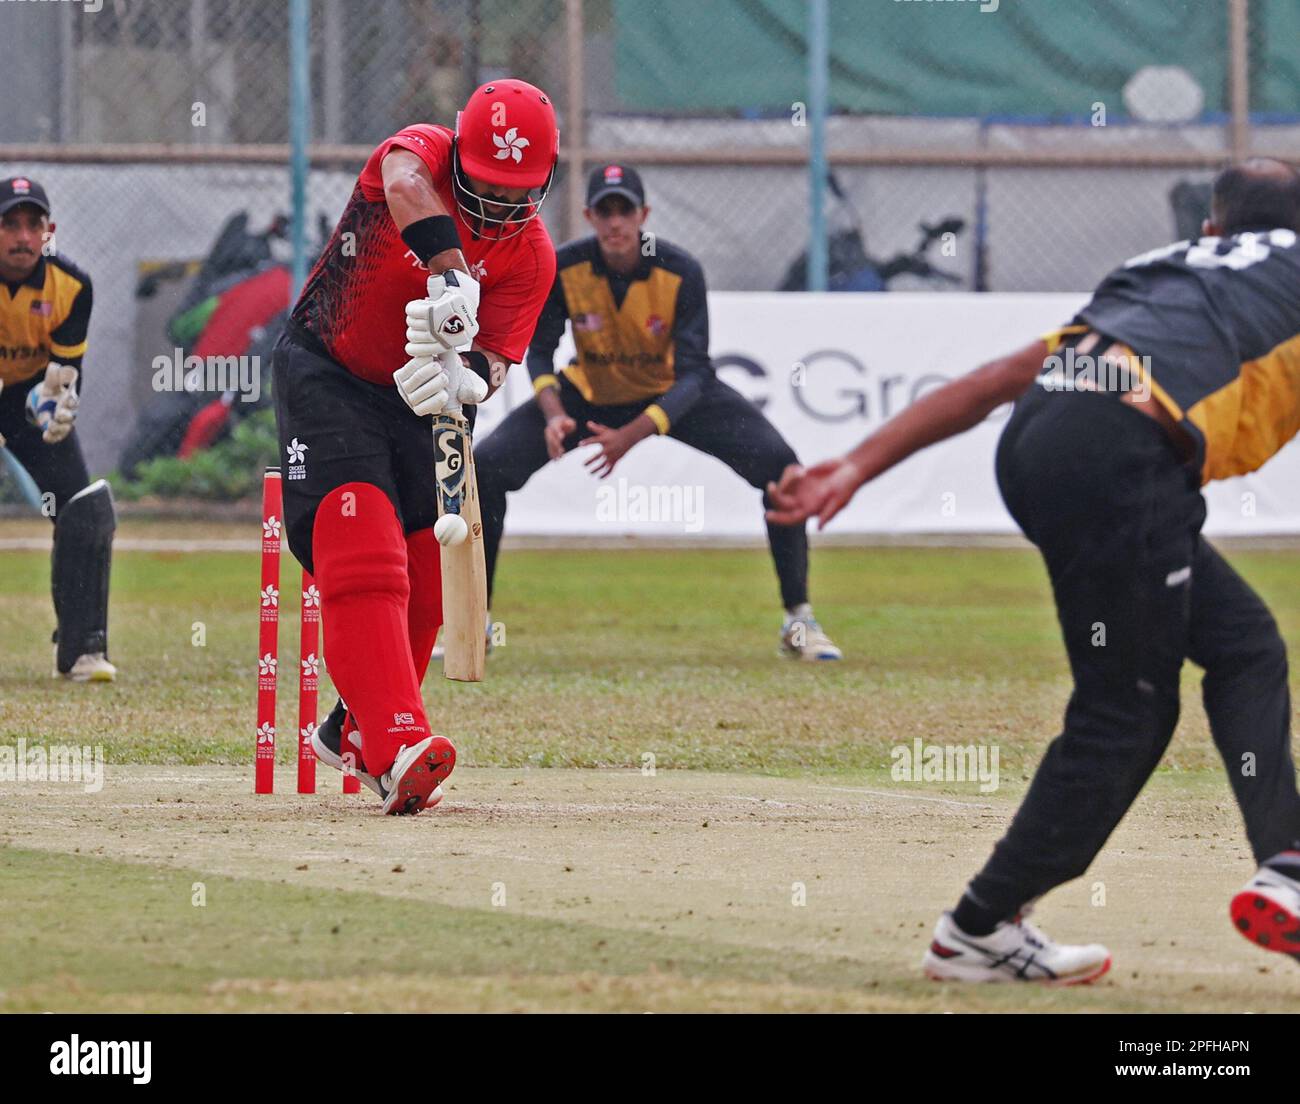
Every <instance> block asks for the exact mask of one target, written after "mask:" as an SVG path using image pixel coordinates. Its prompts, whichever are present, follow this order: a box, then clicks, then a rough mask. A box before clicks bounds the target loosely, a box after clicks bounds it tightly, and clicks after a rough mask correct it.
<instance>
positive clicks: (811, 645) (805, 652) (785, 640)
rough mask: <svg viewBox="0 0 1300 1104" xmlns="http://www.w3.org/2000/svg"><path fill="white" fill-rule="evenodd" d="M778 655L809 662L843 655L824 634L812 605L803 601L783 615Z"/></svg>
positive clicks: (840, 657)
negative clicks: (783, 620)
mask: <svg viewBox="0 0 1300 1104" xmlns="http://www.w3.org/2000/svg"><path fill="white" fill-rule="evenodd" d="M779 654H780V655H782V656H784V657H786V658H787V659H800V660H807V661H809V662H813V663H816V662H819V661H821V660H836V659H843V658H844V656H843V654H842V653H841V652H840V650H839V648H837V647H836V646H835V645H834V644H833V643H832V642H831V638H830V637H829V636H827V635H826V633H825V632H824V631H823V629H822V627H821V625H820V624H818V622H817V618H815V617H814V616H813V611H812V606H810V605H809V604H808V603H807V602H805V603H804V604H803V605H801V606H796V607H795V608H794V609H793V610H791V611H790V612H789V613H787V614H786V615H785V622H784V624H782V626H781V650H780V653H779Z"/></svg>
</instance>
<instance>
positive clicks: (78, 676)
mask: <svg viewBox="0 0 1300 1104" xmlns="http://www.w3.org/2000/svg"><path fill="white" fill-rule="evenodd" d="M54 677H55V678H61V679H67V680H68V681H69V682H113V681H115V680H116V679H117V668H116V667H114V666H113V664H111V663H110V662H109V661H108V656H106V655H105V654H104V653H103V652H87V653H86V654H85V655H81V656H78V657H77V662H76V663H74V664H73V665H72V669H71V670H70V671H67V672H63V671H60V670H59V667H58V658H57V651H56V653H55V665H54Z"/></svg>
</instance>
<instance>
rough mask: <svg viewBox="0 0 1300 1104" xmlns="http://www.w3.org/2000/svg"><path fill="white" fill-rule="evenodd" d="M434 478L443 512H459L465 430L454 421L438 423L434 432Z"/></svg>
mask: <svg viewBox="0 0 1300 1104" xmlns="http://www.w3.org/2000/svg"><path fill="white" fill-rule="evenodd" d="M433 446H434V468H433V474H434V479H435V481H436V482H437V485H438V498H439V499H440V500H441V505H442V512H443V513H459V512H460V506H461V503H462V501H463V499H464V494H465V454H464V448H465V430H464V428H463V427H462V426H460V425H458V424H457V423H455V422H451V423H442V424H439V426H438V428H437V431H436V433H435V434H434V441H433Z"/></svg>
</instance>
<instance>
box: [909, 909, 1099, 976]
mask: <svg viewBox="0 0 1300 1104" xmlns="http://www.w3.org/2000/svg"><path fill="white" fill-rule="evenodd" d="M921 967H922V969H924V970H925V973H926V975H927V976H928V977H930V978H932V979H933V980H935V981H1037V982H1041V983H1043V984H1047V985H1082V984H1084V983H1085V982H1089V981H1095V980H1096V979H1097V978H1099V977H1101V975H1102V974H1104V973H1105V972H1106V971H1107V970H1109V969H1110V952H1109V951H1108V950H1106V948H1105V947H1102V946H1100V945H1098V944H1096V943H1089V944H1087V945H1086V946H1073V945H1071V944H1068V943H1053V942H1052V940H1051V939H1049V938H1048V937H1047V936H1046V935H1044V934H1043V932H1042V931H1040V930H1039V929H1038V928H1036V927H1035V926H1034V925H1033V924H1031V923H1029V921H1028V920H1026V919H1025V918H1024V916H1023V915H1021V916H1018V917H1016V919H1014V920H1006V921H1003V922H1002V923H1001V924H999V925H998V926H997V927H996V928H994V929H993V931H992V932H991V933H989V934H988V935H978V936H977V935H967V934H966V933H965V932H964V931H962V930H961V928H959V927H957V925H956V924H955V923H953V919H952V914H951V913H948V912H945V913H944V914H943V915H942V916H941V917H939V923H938V924H937V925H935V929H934V940H933V942H931V944H930V949H929V950H927V951H926V952H925V958H924V959H923V960H922V962H921Z"/></svg>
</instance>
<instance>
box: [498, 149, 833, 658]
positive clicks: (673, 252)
mask: <svg viewBox="0 0 1300 1104" xmlns="http://www.w3.org/2000/svg"><path fill="white" fill-rule="evenodd" d="M649 214H650V208H649V207H648V206H646V202H645V189H644V187H643V186H642V183H641V177H640V174H638V173H637V171H636V170H635V169H634V168H632V167H631V166H630V165H606V166H602V167H601V168H598V169H596V170H595V171H594V172H593V173H592V174H591V178H590V180H589V181H588V184H587V207H586V216H587V221H588V222H590V223H591V226H592V229H593V230H595V234H594V235H593V236H591V237H587V238H581V239H579V240H577V241H572V242H569V243H567V244H566V245H564V246H563V247H561V249H560V251H559V254H558V273H557V276H556V279H555V285H554V287H552V288H551V289H550V296H549V298H548V299H547V300H546V306H545V308H544V309H543V310H542V316H541V319H540V321H539V322H538V324H537V333H536V334H535V336H534V337H533V341H532V344H531V346H530V347H529V350H528V371H529V373H530V375H531V376H532V379H533V388H534V391H535V392H536V398H535V401H534V402H530V403H525V404H524V405H523V406H520V407H518V408H516V409H515V410H513V411H511V413H510V414H509V416H508V417H507V418H506V419H505V421H503V422H502V423H501V425H499V426H497V428H496V429H494V430H493V431H492V432H491V433H490V434H488V436H487V437H485V438H484V439H483V440H482V441H481V442H479V443H478V444H477V445H476V446H475V449H474V458H475V462H476V463H477V465H478V478H479V503H480V508H481V509H482V512H483V548H484V555H485V558H486V560H487V572H488V592H489V595H490V594H491V588H492V579H493V576H494V574H495V572H496V561H497V553H498V549H499V547H500V543H501V533H502V530H503V528H504V526H505V516H506V495H507V494H508V493H510V492H512V491H518V490H520V489H521V488H522V487H523V486H524V485H525V484H526V483H527V482H528V480H529V479H531V478H532V476H533V474H534V473H535V472H536V471H538V469H540V468H541V467H543V466H544V465H545V464H546V462H547V461H548V460H556V459H559V458H560V457H561V456H563V455H564V454H565V453H566V452H568V451H569V450H570V449H573V448H576V447H577V446H578V445H584V444H586V445H596V446H598V447H597V450H596V451H595V452H594V453H593V454H592V455H591V457H590V458H589V459H588V460H587V461H586V464H587V468H588V470H589V471H591V472H592V473H593V474H594V475H597V476H600V477H601V478H604V477H605V476H607V475H609V474H610V472H612V471H613V470H614V467H615V465H616V464H617V463H618V462H619V460H621V459H622V458H623V456H624V455H626V453H627V452H628V450H629V449H631V448H633V447H634V446H635V445H636V444H637V443H638V442H640V441H643V440H645V439H646V438H647V437H651V436H655V435H665V436H669V437H673V438H675V439H676V440H678V441H681V442H682V443H683V444H687V445H690V446H691V447H692V448H695V449H698V450H699V451H700V452H703V453H706V454H707V455H709V456H713V457H716V458H717V459H719V460H721V461H722V462H723V463H724V464H726V465H727V466H728V467H729V468H731V470H732V471H734V472H735V473H736V474H737V475H739V476H740V477H741V478H742V479H744V480H745V481H746V482H747V483H749V484H750V486H752V487H754V488H755V489H756V490H758V491H763V489H764V488H765V487H766V486H767V484H768V483H769V482H771V481H773V480H776V479H779V478H780V477H781V473H782V472H783V471H785V469H786V468H787V467H789V466H791V465H793V464H795V463H796V462H797V461H796V457H795V454H794V450H793V449H792V448H791V447H790V446H789V445H788V444H787V443H786V441H785V439H784V438H783V437H782V436H781V434H780V433H779V432H778V431H777V430H776V429H775V427H773V425H772V423H771V422H769V421H768V420H767V419H766V418H765V417H763V414H762V412H761V411H760V410H759V409H758V407H756V406H755V405H754V404H753V403H752V402H750V401H749V400H748V399H746V398H745V397H744V396H743V395H741V394H740V393H739V392H738V391H736V390H734V389H733V388H731V387H728V386H727V385H726V384H725V383H723V382H722V381H721V380H720V379H718V378H717V376H715V375H714V372H713V365H712V364H711V362H710V360H709V308H708V303H707V301H706V298H705V284H704V271H703V269H701V268H700V265H699V262H698V261H696V260H695V258H694V257H692V256H691V255H690V254H689V253H687V252H686V251H685V250H684V249H680V248H678V247H677V246H675V245H673V244H672V243H671V242H667V241H665V240H664V239H663V238H655V239H654V240H653V241H651V240H650V239H649V238H648V237H647V236H646V235H644V234H643V233H642V229H641V228H642V226H643V225H644V223H645V220H646V218H647V216H648V215H649ZM566 325H572V327H573V340H574V343H575V345H576V346H577V358H576V359H575V360H574V362H573V363H571V364H569V365H568V366H567V367H565V368H563V369H561V370H560V371H559V372H558V374H557V372H556V369H555V350H556V347H557V346H558V345H559V343H560V338H561V337H562V336H563V335H564V329H565V326H566ZM767 539H768V545H769V547H770V548H771V552H772V561H773V563H774V564H775V566H776V575H777V579H778V581H779V583H780V588H781V604H782V605H783V606H784V608H785V617H784V621H783V624H782V627H781V639H780V649H779V650H780V654H781V655H784V656H788V657H790V658H793V659H806V660H836V659H839V658H840V650H839V649H838V648H837V647H836V646H835V645H834V644H833V643H832V642H831V640H830V638H829V637H827V635H826V633H825V632H824V631H823V630H822V627H821V625H820V624H818V622H817V620H816V618H815V617H814V616H813V610H812V606H811V605H810V604H809V601H808V535H807V532H806V531H805V529H804V526H803V524H802V523H801V524H798V525H779V524H775V523H769V524H768V526H767Z"/></svg>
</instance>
